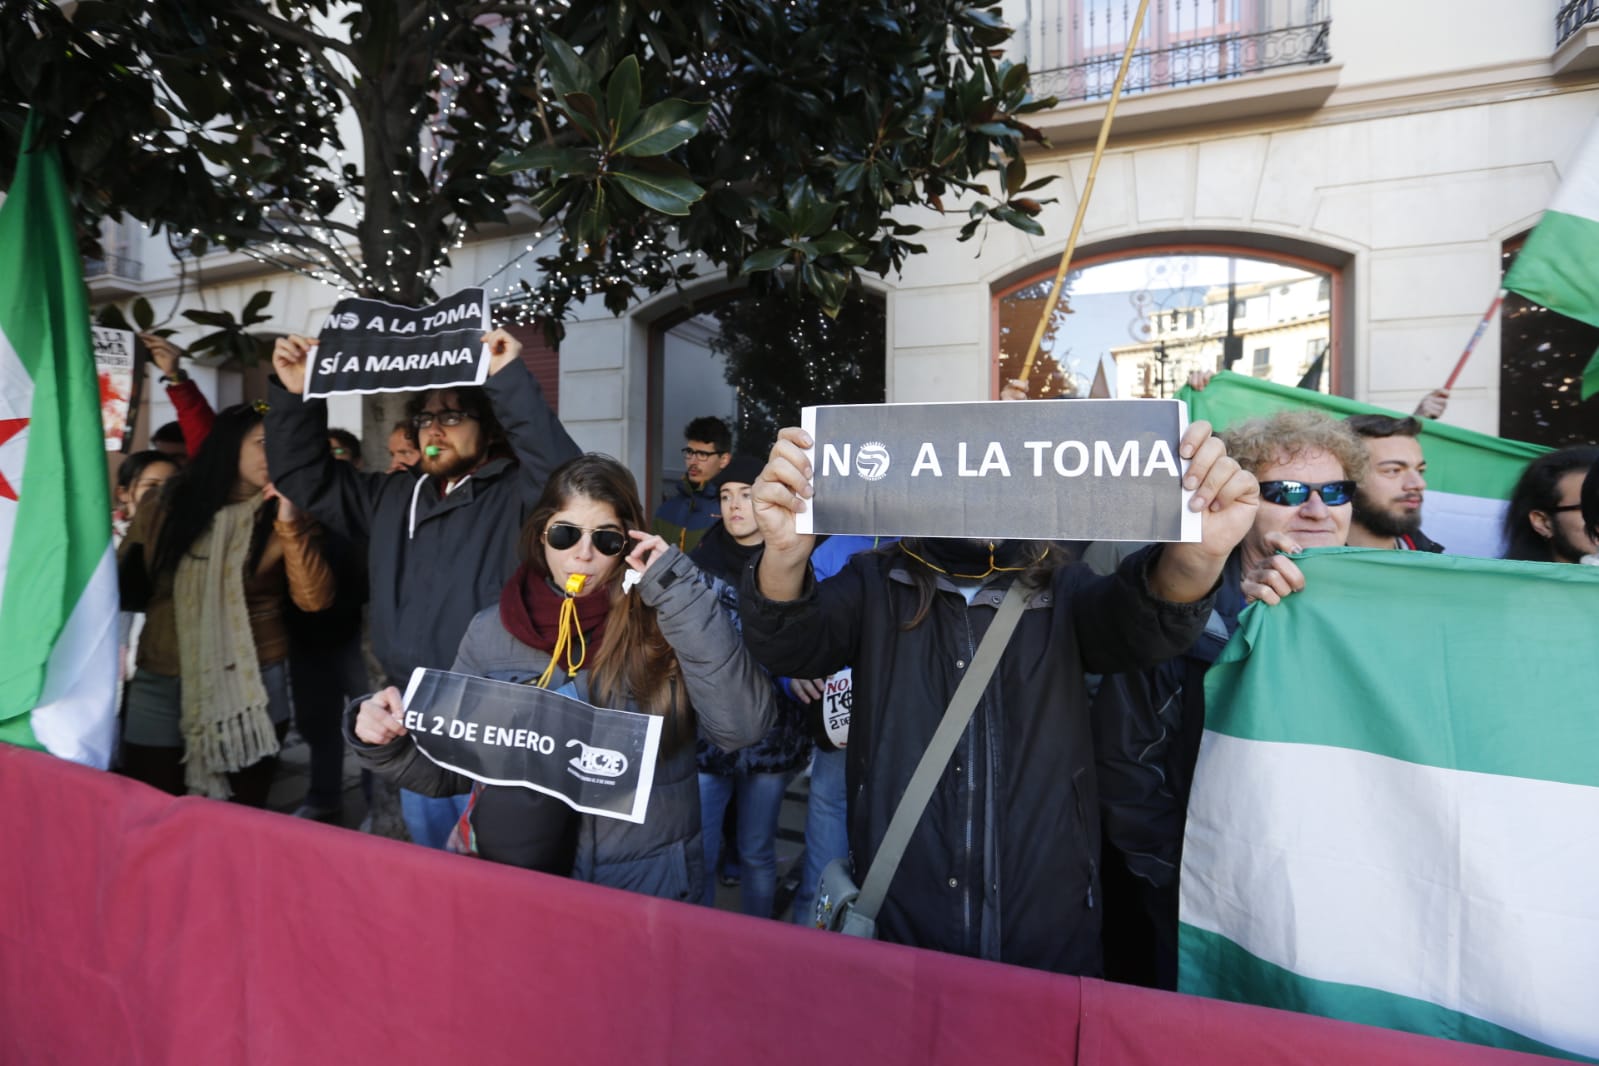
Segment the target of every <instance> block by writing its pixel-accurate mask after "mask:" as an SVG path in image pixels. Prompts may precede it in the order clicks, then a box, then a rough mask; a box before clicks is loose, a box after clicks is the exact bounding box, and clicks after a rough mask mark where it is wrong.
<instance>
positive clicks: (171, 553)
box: [150, 404, 278, 576]
mask: <svg viewBox="0 0 1599 1066" xmlns="http://www.w3.org/2000/svg"><path fill="white" fill-rule="evenodd" d="M260 424H261V413H260V412H259V411H257V410H256V409H255V408H254V407H253V406H252V405H250V404H237V405H235V406H233V407H228V408H224V409H223V410H221V411H218V412H217V417H216V421H215V422H214V423H212V426H211V432H210V433H209V434H208V435H207V436H206V438H205V443H204V444H202V445H200V450H199V451H198V452H196V453H195V455H194V458H192V459H190V460H189V464H188V466H186V467H185V468H184V470H183V473H182V474H180V475H179V476H178V477H176V478H173V479H172V481H170V482H168V484H167V486H166V490H165V491H164V492H163V493H162V496H161V509H162V512H163V516H162V521H161V533H160V535H159V536H158V537H157V538H156V543H155V552H154V553H153V555H152V556H151V565H150V573H151V575H152V576H153V575H155V574H159V573H161V572H162V571H163V570H166V569H169V568H170V569H173V570H176V569H177V565H178V561H179V560H180V559H182V558H183V556H184V554H185V553H186V552H188V550H189V549H190V548H191V547H193V546H194V542H195V541H197V540H199V539H200V537H201V535H203V534H204V533H205V531H206V530H208V529H210V528H211V522H212V520H213V519H215V518H216V516H217V512H218V511H220V510H222V508H223V507H225V506H227V503H228V498H229V497H230V496H231V495H232V494H233V489H234V486H235V485H237V484H238V481H239V452H240V450H241V449H242V448H243V446H244V438H245V437H246V436H247V435H248V434H249V433H250V432H251V431H252V430H254V429H255V427H257V426H259V425H260ZM277 513H278V505H277V501H275V500H274V501H271V502H270V503H268V504H267V505H266V506H264V507H262V508H261V510H260V513H258V514H257V515H256V525H255V534H254V536H253V537H252V538H251V541H250V554H249V556H248V561H247V562H246V564H245V566H246V571H245V572H246V573H248V572H249V571H250V570H253V569H254V568H255V565H256V563H257V562H259V561H260V559H261V552H262V551H263V550H265V547H266V540H267V536H268V534H270V533H271V531H272V519H273V518H274V517H276V516H277Z"/></svg>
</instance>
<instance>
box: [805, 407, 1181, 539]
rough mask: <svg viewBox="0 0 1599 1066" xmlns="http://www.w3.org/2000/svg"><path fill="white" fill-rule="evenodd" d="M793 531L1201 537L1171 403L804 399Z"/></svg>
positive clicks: (1176, 414) (999, 536) (1177, 414)
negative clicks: (821, 402)
mask: <svg viewBox="0 0 1599 1066" xmlns="http://www.w3.org/2000/svg"><path fill="white" fill-rule="evenodd" d="M801 424H802V426H803V428H804V429H805V431H806V432H807V433H809V434H810V436H811V440H812V441H813V442H814V447H813V448H812V449H811V450H810V452H809V453H808V456H809V458H810V461H811V477H812V486H811V487H812V488H813V490H814V491H815V495H814V496H813V497H812V499H811V501H810V505H809V507H808V508H807V510H806V511H805V512H804V513H803V514H800V515H799V516H798V526H799V530H800V532H802V533H853V534H860V535H864V536H913V537H982V538H991V539H995V540H1020V539H1026V540H1129V541H1197V540H1199V516H1198V515H1197V514H1194V513H1192V512H1190V511H1189V510H1188V507H1187V503H1188V498H1189V495H1190V494H1189V493H1188V492H1187V491H1185V490H1184V489H1183V487H1182V474H1183V471H1184V469H1185V468H1186V467H1187V462H1186V461H1185V460H1183V459H1182V457H1181V456H1180V455H1179V453H1178V445H1179V443H1180V442H1181V440H1182V435H1183V432H1184V430H1185V429H1186V428H1187V425H1188V414H1187V407H1186V405H1184V404H1183V403H1181V402H1179V401H1177V400H1032V401H1020V402H1001V401H990V402H984V403H925V404H912V403H903V404H860V405H850V406H836V407H807V408H805V409H804V411H803V413H802V419H801Z"/></svg>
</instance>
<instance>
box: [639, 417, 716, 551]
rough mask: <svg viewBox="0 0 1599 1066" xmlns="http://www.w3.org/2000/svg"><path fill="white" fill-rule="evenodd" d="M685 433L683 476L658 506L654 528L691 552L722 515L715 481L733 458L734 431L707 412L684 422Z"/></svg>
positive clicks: (681, 548) (682, 549)
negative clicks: (687, 422) (686, 422)
mask: <svg viewBox="0 0 1599 1066" xmlns="http://www.w3.org/2000/svg"><path fill="white" fill-rule="evenodd" d="M683 437H684V441H683V477H682V479H681V480H680V481H678V482H677V483H676V484H675V485H673V486H672V488H671V489H670V490H669V491H668V492H667V493H666V495H665V498H664V499H662V500H661V505H660V506H659V507H657V508H656V509H655V521H654V523H653V524H652V525H651V529H653V530H654V531H655V533H656V534H658V535H659V536H660V537H662V538H663V539H665V540H666V542H667V543H669V544H675V545H677V547H678V549H679V550H681V551H686V552H689V551H693V550H694V546H695V545H696V544H698V543H699V541H700V538H701V537H702V536H704V535H705V531H706V530H707V529H710V528H711V526H713V525H715V524H716V521H717V519H718V518H720V517H721V511H720V509H719V508H720V504H719V502H718V498H717V492H716V485H715V481H716V477H717V475H718V474H720V473H721V472H722V471H723V470H725V469H727V464H728V462H729V461H731V460H732V458H733V431H732V430H730V429H728V428H727V423H726V422H723V421H722V420H721V419H720V418H711V417H710V416H706V417H704V418H696V419H695V420H694V421H692V422H690V423H689V424H688V425H687V426H684V427H683Z"/></svg>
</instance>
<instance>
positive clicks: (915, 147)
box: [0, 0, 1052, 328]
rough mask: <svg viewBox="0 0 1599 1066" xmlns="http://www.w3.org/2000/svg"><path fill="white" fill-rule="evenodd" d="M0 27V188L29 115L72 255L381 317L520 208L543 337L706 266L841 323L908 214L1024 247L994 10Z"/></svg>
mask: <svg viewBox="0 0 1599 1066" xmlns="http://www.w3.org/2000/svg"><path fill="white" fill-rule="evenodd" d="M0 9H3V15H0V57H3V58H0V167H6V168H9V167H11V166H12V165H14V161H15V159H16V157H17V153H18V150H19V141H20V137H21V134H22V128H23V120H24V117H25V115H26V113H27V112H28V111H29V110H34V111H37V112H38V113H39V115H40V117H41V118H42V119H43V128H44V135H45V136H46V137H47V138H49V139H51V140H54V141H57V142H59V144H60V145H61V147H62V154H63V159H64V163H65V167H66V172H67V176H68V180H69V182H70V184H71V187H72V190H73V192H74V194H75V197H76V202H77V204H78V206H79V208H80V210H81V212H82V215H83V221H84V224H85V225H84V232H85V233H86V234H92V233H93V232H94V231H95V228H94V225H93V224H94V223H95V222H97V220H98V219H99V218H100V217H101V216H105V215H112V216H121V215H129V216H132V217H133V218H136V219H139V220H141V221H143V222H145V223H148V224H149V225H150V226H151V227H153V228H154V229H156V230H159V231H166V232H168V233H169V234H174V235H176V236H177V238H178V239H179V240H180V241H181V242H182V243H183V244H184V245H185V246H187V247H188V248H190V249H194V248H195V247H196V246H198V249H199V250H203V249H204V248H206V247H208V246H214V245H220V246H223V247H226V248H229V249H237V250H241V251H243V252H245V253H247V254H249V255H252V256H255V257H256V258H258V259H261V260H263V261H264V262H267V263H270V264H272V265H274V266H278V267H281V268H286V269H291V270H297V271H300V272H303V273H306V274H309V275H311V276H313V277H317V278H320V279H322V280H325V281H328V282H331V283H333V284H335V285H338V286H339V287H341V288H344V289H347V290H351V291H355V292H358V293H360V294H362V295H367V296H374V297H379V298H383V299H388V300H393V301H395V302H398V303H405V304H416V303H419V302H422V301H424V300H425V299H427V298H429V297H430V296H432V295H433V292H432V288H431V284H432V281H433V279H434V278H435V277H436V275H437V272H438V271H439V269H440V268H441V267H442V266H444V265H445V264H446V263H447V262H448V260H447V255H448V252H449V250H450V249H451V248H452V247H453V246H455V245H456V244H457V243H458V242H459V241H460V240H462V239H463V237H464V236H465V235H466V234H467V233H468V232H469V231H473V230H478V229H481V228H483V227H486V226H494V225H503V224H505V223H507V221H508V218H507V212H508V210H509V209H510V208H511V207H512V205H513V204H514V203H517V202H519V201H525V202H526V203H527V204H529V205H530V206H531V209H532V212H531V215H529V216H525V217H531V218H532V219H534V222H535V224H536V225H539V226H541V227H543V228H544V229H545V230H546V231H547V232H548V234H549V235H550V237H551V238H552V239H551V240H550V241H548V242H547V243H546V245H545V246H543V247H545V251H546V254H545V255H544V256H543V258H541V259H540V260H539V266H540V267H541V268H542V269H541V270H540V271H539V276H540V281H539V282H538V283H537V284H534V285H529V286H528V294H527V295H528V299H529V301H530V302H531V304H532V306H533V308H534V309H535V310H536V311H537V312H538V313H539V314H541V315H543V316H545V317H546V318H547V320H549V321H552V322H556V323H558V322H559V321H560V319H561V318H562V317H563V316H564V315H565V314H566V313H567V312H568V310H569V309H570V308H571V307H572V305H573V304H574V303H575V302H577V301H579V300H583V299H586V298H588V297H591V296H597V297H599V298H601V299H603V301H604V303H605V305H606V306H607V307H608V308H610V309H611V310H612V311H613V312H617V313H620V312H621V311H623V310H625V309H626V308H627V307H628V306H629V305H630V304H631V303H632V301H633V300H634V299H635V298H636V297H637V296H639V295H640V294H643V293H650V292H656V291H659V290H661V289H662V288H665V287H667V286H670V285H672V284H674V283H676V282H678V281H680V280H682V279H684V278H686V277H688V276H690V275H691V274H693V273H697V272H698V271H700V270H702V269H704V265H703V261H701V260H700V257H703V260H704V261H709V262H710V263H711V264H714V265H715V266H717V267H720V268H723V269H725V270H726V271H727V272H728V273H729V274H730V275H746V276H748V278H749V279H750V282H751V284H752V285H753V286H755V287H756V288H757V289H761V290H786V291H788V292H790V293H793V294H804V295H807V296H809V297H811V298H813V299H814V300H815V301H817V302H818V303H819V304H820V305H821V307H822V308H823V309H825V310H826V311H828V312H829V313H836V312H837V310H838V309H839V308H840V307H841V306H842V305H843V302H844V300H845V297H846V295H847V293H849V292H850V290H851V288H852V286H854V285H855V283H856V280H857V276H858V274H859V272H861V271H869V272H872V273H874V274H886V273H888V272H890V271H893V270H897V269H898V268H899V267H900V266H901V264H902V263H903V262H904V260H905V258H906V257H907V256H909V255H911V254H914V253H916V252H919V251H921V250H922V247H921V246H920V245H919V244H917V243H916V242H915V240H914V238H915V236H916V232H917V227H915V226H913V225H909V224H907V223H906V222H904V221H903V220H904V218H905V213H904V212H903V211H902V210H900V209H902V208H906V207H910V206H926V207H931V208H933V209H934V210H939V211H942V210H945V209H946V207H948V208H949V209H950V210H954V209H955V208H956V206H957V205H956V200H957V198H958V199H959V205H958V206H959V209H960V210H961V211H962V213H963V216H964V217H965V218H966V222H965V225H964V226H963V230H962V237H963V238H964V237H969V236H971V234H972V233H973V232H974V231H975V230H976V228H977V227H978V226H980V225H981V224H982V223H983V222H984V221H985V220H987V219H993V220H996V221H998V222H1001V223H1004V224H1009V225H1012V226H1017V227H1019V228H1021V229H1024V230H1027V231H1029V232H1035V233H1036V232H1039V228H1038V225H1037V223H1036V222H1035V221H1034V218H1033V216H1034V215H1035V214H1036V213H1037V212H1038V210H1039V206H1040V205H1039V202H1038V201H1036V200H1035V199H1033V198H1032V197H1031V196H1030V195H1029V194H1030V193H1031V192H1033V191H1034V189H1035V188H1037V187H1038V186H1039V185H1041V184H1042V182H1031V183H1030V182H1029V181H1028V178H1027V168H1026V164H1025V162H1024V160H1023V158H1022V147H1023V145H1024V144H1025V142H1027V141H1028V140H1037V139H1039V135H1038V133H1037V132H1036V131H1035V130H1033V129H1031V128H1030V127H1029V126H1027V125H1026V123H1025V121H1024V120H1025V116H1026V115H1027V114H1028V113H1029V112H1032V111H1036V110H1038V109H1040V108H1043V107H1047V106H1049V105H1050V104H1051V103H1052V101H1048V100H1035V99H1033V98H1031V97H1030V96H1029V95H1028V91H1027V83H1028V78H1027V70H1026V68H1025V66H1023V65H1020V64H1015V63H1011V62H1008V61H1006V60H1005V59H1004V58H1003V57H1002V52H1003V46H1004V43H1005V41H1006V39H1007V38H1008V36H1009V33H1010V31H1009V30H1008V29H1007V28H1006V27H1005V26H1004V25H1003V24H1002V23H1001V21H1000V19H999V15H998V9H999V4H998V3H997V2H995V0H942V2H940V0H932V2H927V3H905V2H903V0H850V2H848V3H834V2H826V0H791V2H779V3H765V2H749V3H745V2H728V0H671V2H669V3H668V2H655V0H634V2H626V0H616V2H612V3H606V4H568V3H563V2H560V0H538V2H531V3H519V2H513V0H500V2H496V0H482V2H475V3H474V2H461V0H453V2H443V0H431V2H429V0H387V2H383V3H365V4H334V3H329V2H326V0H273V2H254V0H208V2H207V3H205V4H194V3H191V2H186V0H98V2H90V0H83V2H80V3H77V4H75V5H73V4H57V3H54V2H51V0H0ZM9 178H10V175H9V171H6V172H4V173H0V181H3V182H6V183H9ZM511 221H515V220H514V219H513V220H511ZM557 328H558V327H557Z"/></svg>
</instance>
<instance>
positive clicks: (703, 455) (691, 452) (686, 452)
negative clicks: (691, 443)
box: [683, 448, 722, 459]
mask: <svg viewBox="0 0 1599 1066" xmlns="http://www.w3.org/2000/svg"><path fill="white" fill-rule="evenodd" d="M721 454H722V453H721V452H702V451H700V450H699V449H698V448H684V449H683V458H685V459H715V458H716V457H717V456H718V455H721Z"/></svg>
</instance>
